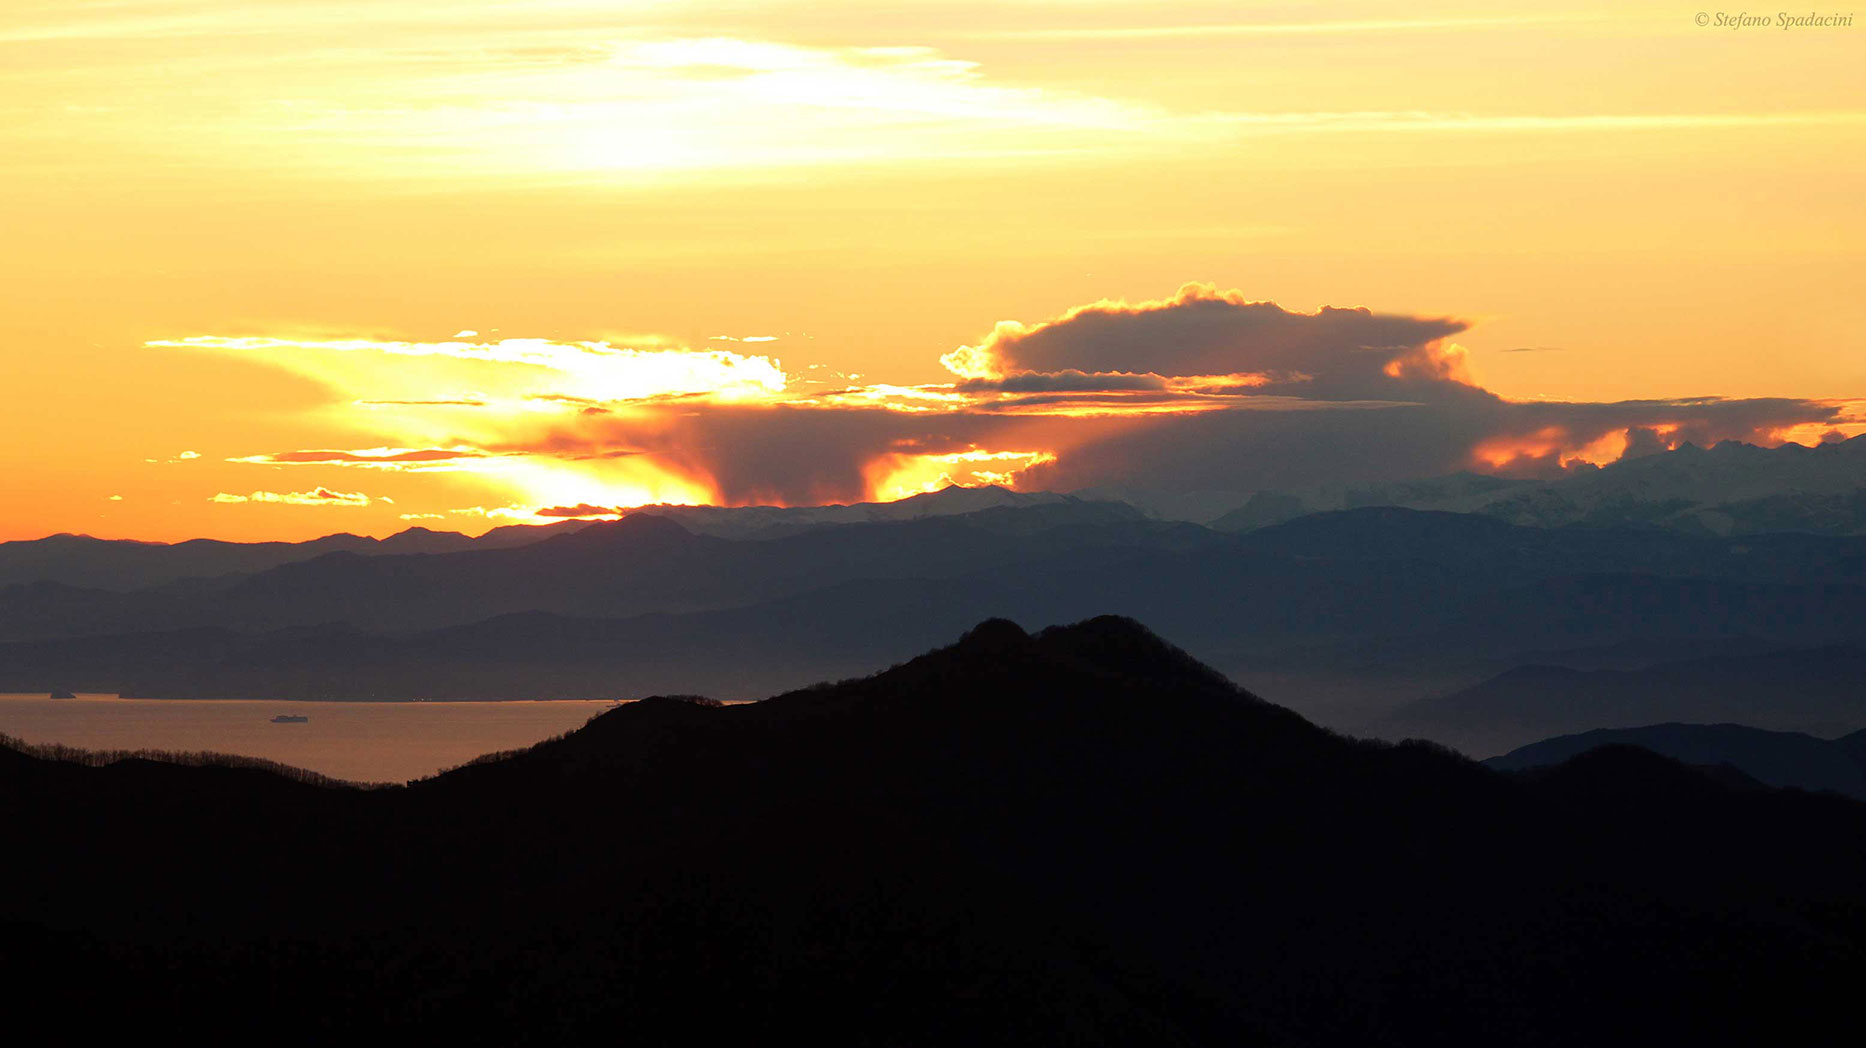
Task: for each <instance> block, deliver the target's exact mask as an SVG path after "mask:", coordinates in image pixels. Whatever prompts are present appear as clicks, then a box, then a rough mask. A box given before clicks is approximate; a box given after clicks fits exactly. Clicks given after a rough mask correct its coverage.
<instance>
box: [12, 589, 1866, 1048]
mask: <svg viewBox="0 0 1866 1048" xmlns="http://www.w3.org/2000/svg"><path fill="white" fill-rule="evenodd" d="M0 818H4V819H5V820H6V825H7V826H8V835H9V842H10V844H11V845H12V850H11V854H12V856H13V858H12V860H11V861H9V862H8V863H6V864H0V939H3V941H4V943H5V948H4V949H0V956H3V957H5V958H6V959H7V964H8V965H9V967H10V970H9V971H7V972H6V973H4V975H5V978H6V979H7V985H8V986H9V987H10V988H11V989H13V990H14V991H15V992H16V993H19V994H22V995H30V997H25V998H23V999H30V1000H32V1001H33V1002H34V1005H35V1007H36V1008H38V1009H43V1010H44V1011H45V1012H46V1013H47V1014H60V1015H80V1014H82V1015H86V1016H87V1020H86V1022H87V1026H88V1027H89V1028H92V1029H95V1030H100V1031H101V1032H104V1033H107V1034H109V1033H119V1032H124V1031H121V1030H110V1029H106V1028H107V1027H109V1026H111V1025H112V1023H113V1022H115V1023H118V1024H119V1025H121V1026H122V1027H125V1028H128V1029H135V1030H147V1029H203V1028H210V1026H208V1025H204V1024H211V1029H213V1030H214V1031H216V1032H217V1033H218V1034H220V1035H224V1036H226V1037H229V1038H232V1037H246V1036H258V1035H264V1036H266V1037H268V1038H269V1039H272V1040H278V1039H286V1040H293V1039H298V1040H304V1041H307V1042H308V1041H318V1042H320V1043H329V1041H330V1040H332V1039H335V1038H342V1037H355V1036H369V1037H371V1038H383V1037H418V1038H420V1039H421V1040H423V1041H434V1040H442V1039H456V1038H457V1039H460V1040H465V1041H474V1042H496V1043H520V1042H532V1041H540V1042H541V1041H547V1040H548V1041H553V1042H562V1041H564V1040H573V1041H589V1040H594V1039H596V1038H598V1037H605V1038H607V1037H621V1038H627V1039H630V1040H633V1041H635V1042H638V1043H669V1042H674V1041H679V1042H682V1043H691V1042H693V1041H695V1040H714V1039H720V1038H724V1037H757V1038H758V1039H760V1040H768V1039H772V1038H773V1037H775V1036H786V1035H790V1034H798V1033H801V1034H804V1035H807V1036H809V1037H811V1038H814V1039H816V1040H820V1041H825V1042H829V1043H890V1044H949V1043H955V1042H966V1041H972V1042H987V1043H1009V1042H1018V1043H1028V1042H1031V1041H1055V1040H1069V1041H1072V1042H1080V1043H1122V1044H1135V1043H1145V1044H1209V1043H1227V1044H1231V1043H1246V1044H1253V1043H1264V1044H1342V1045H1346V1044H1357V1045H1359V1044H1372V1043H1378V1044H1392V1045H1412V1044H1418V1045H1426V1044H1430V1045H1441V1044H1447V1043H1480V1042H1481V1043H1511V1044H1565V1043H1581V1042H1587V1043H1603V1042H1606V1043H1654V1042H1659V1041H1665V1042H1676V1041H1686V1042H1691V1041H1696V1042H1715V1043H1734V1042H1746V1043H1755V1042H1757V1041H1763V1040H1770V1039H1779V1038H1780V1037H1782V1036H1785V1035H1786V1036H1789V1037H1791V1038H1793V1039H1798V1040H1805V1039H1806V1037H1805V1036H1803V1035H1805V1034H1807V1033H1808V1032H1809V1031H1815V1030H1820V1029H1844V1028H1845V1024H1847V1023H1848V1022H1850V1020H1851V1017H1852V1016H1851V1010H1852V1009H1851V1004H1850V1002H1851V999H1852V997H1851V993H1850V991H1851V989H1852V987H1853V986H1854V985H1855V984H1856V982H1857V979H1858V977H1859V975H1860V974H1861V973H1862V972H1863V971H1866V889H1862V887H1861V886H1862V885H1863V884H1866V806H1863V805H1860V804H1858V803H1855V802H1852V801H1847V800H1842V799H1838V798H1831V797H1819V796H1812V795H1808V794H1800V793H1782V792H1777V791H1772V790H1769V789H1766V788H1764V787H1761V786H1759V785H1757V784H1756V783H1754V782H1753V781H1748V780H1745V779H1742V778H1741V777H1733V776H1727V775H1726V776H1721V777H1720V776H1709V775H1705V774H1703V773H1700V772H1698V771H1695V770H1693V769H1690V768H1687V767H1685V766H1683V765H1680V764H1677V763H1675V762H1671V761H1667V760H1665V759H1663V758H1660V757H1657V756H1654V755H1652V754H1649V753H1646V752H1643V751H1639V750H1634V749H1626V748H1619V749H1607V750H1597V751H1594V752H1592V753H1590V754H1587V755H1585V756H1582V757H1580V758H1577V759H1575V760H1573V761H1570V762H1568V763H1565V764H1562V765H1560V766H1558V767H1556V768H1554V769H1550V770H1544V771H1541V772H1536V773H1525V774H1523V775H1519V776H1514V777H1512V776H1506V775H1504V774H1501V773H1498V772H1496V771H1492V770H1489V769H1485V768H1483V767H1481V766H1478V765H1476V764H1473V763H1471V762H1469V761H1466V760H1464V759H1462V758H1459V757H1457V756H1455V755H1453V754H1450V753H1448V752H1446V751H1444V750H1442V749H1439V748H1436V747H1432V746H1426V745H1419V744H1408V745H1399V746H1393V745H1386V744H1378V743H1367V742H1355V741H1351V740H1349V739H1346V738H1343V737H1341V736H1337V735H1334V734H1332V733H1330V732H1327V731H1324V730H1322V729H1319V728H1317V727H1315V726H1314V725H1312V724H1310V723H1308V722H1306V721H1305V720H1303V719H1302V718H1301V717H1299V716H1297V715H1295V714H1293V713H1291V712H1290V711H1288V710H1285V709H1282V708H1280V707H1277V706H1274V705H1271V704H1269V703H1267V702H1264V701H1262V700H1261V699H1258V698H1256V697H1255V696H1253V695H1251V694H1249V693H1247V692H1244V691H1242V690H1240V689H1238V688H1236V687H1235V686H1233V685H1232V684H1230V683H1229V682H1228V681H1226V680H1225V679H1224V678H1223V677H1222V676H1221V675H1219V674H1217V673H1216V672H1215V671H1213V670H1210V669H1208V668H1206V667H1205V666H1203V665H1201V664H1199V663H1198V662H1196V661H1195V660H1193V659H1192V658H1191V657H1189V656H1188V655H1186V654H1185V653H1184V652H1182V651H1180V650H1178V649H1176V648H1174V647H1172V646H1171V645H1168V644H1166V643H1164V642H1163V641H1161V640H1160V639H1159V638H1158V637H1156V636H1154V635H1153V634H1151V633H1149V632H1148V631H1147V630H1145V629H1144V628H1142V627H1140V626H1138V625H1137V624H1135V623H1134V622H1132V621H1129V620H1125V619H1118V618H1101V619H1095V620H1091V621H1087V622H1083V623H1079V624H1077V625H1074V626H1069V627H1062V628H1054V629H1050V630H1045V631H1043V632H1040V633H1038V634H1035V635H1031V634H1028V633H1026V632H1025V631H1024V630H1022V629H1020V628H1019V627H1017V626H1016V625H1014V624H1012V623H1010V622H1007V621H1003V620H993V621H989V622H986V623H984V624H983V625H980V626H978V627H977V628H975V629H973V630H972V631H970V632H969V633H967V634H966V636H965V637H964V638H963V639H962V640H961V641H959V642H958V643H957V644H955V645H952V646H950V647H946V648H943V649H941V650H938V651H934V652H932V653H930V654H927V655H925V656H922V657H919V658H916V659H913V660H911V661H909V662H906V663H904V664H902V665H899V666H897V667H895V668H894V669H892V670H889V671H887V672H885V673H882V674H879V675H877V676H873V677H869V678H864V679H860V680H853V681H847V682H844V683H841V684H835V685H824V686H818V687H812V688H806V689H803V690H799V691H794V692H790V693H787V694H784V695H780V696H777V697H775V698H772V699H768V700H766V701H764V702H761V703H756V704H751V705H742V706H726V707H721V706H717V705H709V704H706V703H704V702H700V701H695V700H681V699H669V698H658V699H651V700H647V701H643V702H639V703H634V704H631V705H628V706H624V707H621V708H619V709H616V710H614V711H611V712H609V713H606V714H604V715H602V716H600V717H598V718H596V719H595V720H593V721H592V722H591V723H590V724H588V725H587V726H586V727H584V728H583V729H581V730H579V731H576V732H573V733H571V734H569V735H567V736H565V737H563V738H561V739H558V740H555V741H552V742H547V743H544V744H541V745H539V746H537V747H534V748H532V749H529V750H526V751H523V752H520V753H517V754H512V755H507V756H504V757H501V758H495V759H489V760H487V761H483V762H479V763H475V764H472V765H469V766H467V767H464V768H461V769H458V770H455V771H453V772H449V773H446V774H443V775H440V776H437V777H435V778H433V779H429V780H424V781H421V782H417V783H414V784H412V785H410V786H408V787H405V788H393V789H387V790H369V791H361V790H349V789H342V788H332V787H328V786H320V785H317V784H315V783H308V782H298V781H293V780H291V779H289V778H285V777H280V776H277V775H273V774H270V773H267V772H266V771H264V770H262V769H254V768H240V767H182V766H174V765H167V764H162V763H159V762H150V761H147V760H135V761H123V762H118V763H112V764H108V765H106V766H102V767H94V766H90V765H89V764H87V763H83V762H70V761H61V760H55V759H48V758H47V757H44V756H39V755H35V754H33V753H30V752H25V751H19V750H8V749H0ZM98 986H108V987H109V992H110V997H111V1007H110V1008H109V1009H98V1008H96V1007H95V1006H94V1004H95V994H96V988H97V987H98ZM282 1016H289V1017H290V1021H289V1022H285V1021H282V1019H281V1017H282ZM113 1017H115V1018H114V1019H113ZM1784 1031H1789V1032H1788V1033H1786V1034H1785V1033H1784Z"/></svg>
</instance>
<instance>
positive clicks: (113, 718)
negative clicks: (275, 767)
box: [0, 692, 609, 782]
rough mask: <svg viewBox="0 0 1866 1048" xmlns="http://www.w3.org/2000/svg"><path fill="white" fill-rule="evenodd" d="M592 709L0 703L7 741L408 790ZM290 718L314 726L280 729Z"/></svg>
mask: <svg viewBox="0 0 1866 1048" xmlns="http://www.w3.org/2000/svg"><path fill="white" fill-rule="evenodd" d="M608 706H609V704H608V703H607V702H604V701H590V702H279V701H275V700H253V701H246V700H238V699H228V700H211V701H210V700H197V699H119V698H116V697H114V696H107V695H79V696H78V697H77V698H75V699H53V698H49V697H47V696H46V695H45V694H44V693H43V692H41V693H40V694H37V695H6V694H0V733H4V734H7V735H11V736H13V737H15V738H18V739H24V740H25V741H27V742H33V743H62V744H64V745H66V746H78V747H82V748H84V749H87V750H140V749H155V750H213V751H215V752H219V753H235V754H239V755H241V756H244V757H263V758H265V759H266V760H271V761H278V762H279V763H281V764H290V765H293V766H294V767H299V768H307V769H309V770H311V771H315V772H321V773H323V774H325V775H331V776H335V777H337V778H340V779H351V780H355V781H359V782H404V781H406V780H408V779H413V778H419V777H420V776H423V775H431V774H433V773H434V772H437V771H439V770H441V769H442V768H449V767H452V766H454V765H456V764H461V763H464V762H466V761H469V760H472V759H473V758H474V757H477V756H479V755H480V754H482V753H492V752H494V751H496V750H510V749H516V748H518V747H520V746H529V745H531V744H532V743H534V742H538V741H540V740H543V739H547V738H550V737H551V736H553V735H558V734H561V733H563V732H566V731H569V730H570V729H572V728H577V727H581V726H582V725H583V723H584V722H585V721H587V720H589V719H590V718H591V717H594V716H596V715H597V714H598V713H601V712H602V711H603V710H605V709H607V708H608ZM280 714H297V715H299V716H303V717H309V718H310V720H309V721H307V722H305V723H303V724H274V723H272V718H273V717H276V716H278V715H280Z"/></svg>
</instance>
